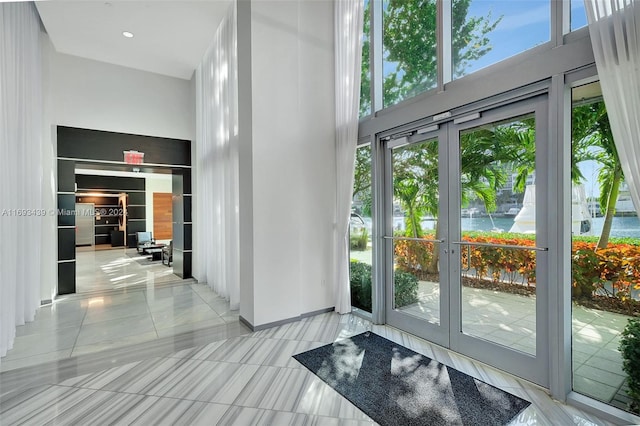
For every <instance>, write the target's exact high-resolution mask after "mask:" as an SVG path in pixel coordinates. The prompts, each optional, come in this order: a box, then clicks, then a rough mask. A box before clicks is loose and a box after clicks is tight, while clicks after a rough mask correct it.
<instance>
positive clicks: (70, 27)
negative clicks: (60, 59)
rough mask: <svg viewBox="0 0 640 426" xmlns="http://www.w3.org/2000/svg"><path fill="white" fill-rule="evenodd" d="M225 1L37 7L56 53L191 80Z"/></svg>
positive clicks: (43, 3)
mask: <svg viewBox="0 0 640 426" xmlns="http://www.w3.org/2000/svg"><path fill="white" fill-rule="evenodd" d="M229 4H230V0H207V1H182V0H179V1H128V0H127V1H122V0H120V1H112V0H109V1H93V0H92V1H87V0H84V1H58V0H52V1H39V2H36V7H37V8H38V12H39V13H40V17H41V19H42V22H43V24H44V26H45V28H46V30H47V33H48V34H49V37H50V38H51V41H52V42H53V45H54V46H55V48H56V50H57V51H58V52H61V53H67V54H69V55H74V56H80V57H84V58H89V59H94V60H97V61H102V62H108V63H111V64H116V65H122V66H125V67H130V68H135V69H139V70H143V71H150V72H154V73H158V74H164V75H168V76H172V77H178V78H183V79H190V78H191V75H192V73H193V70H194V69H195V68H196V67H197V65H198V64H199V63H200V60H201V59H202V56H203V55H204V53H205V51H206V49H207V47H209V44H210V43H211V41H212V39H213V36H214V35H215V32H216V29H217V28H218V25H219V23H220V21H221V20H222V18H223V17H224V15H225V14H226V11H227V8H228V7H229ZM123 31H130V32H132V33H133V34H134V37H133V38H125V37H124V36H123V35H122V32H123Z"/></svg>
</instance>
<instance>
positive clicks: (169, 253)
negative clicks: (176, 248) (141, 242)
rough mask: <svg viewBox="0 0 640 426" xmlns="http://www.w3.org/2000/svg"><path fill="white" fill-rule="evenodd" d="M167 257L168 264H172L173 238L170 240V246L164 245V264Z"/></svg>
mask: <svg viewBox="0 0 640 426" xmlns="http://www.w3.org/2000/svg"><path fill="white" fill-rule="evenodd" d="M165 259H166V260H167V266H171V262H172V261H173V240H171V241H169V245H168V246H164V247H162V264H163V265H164V261H165Z"/></svg>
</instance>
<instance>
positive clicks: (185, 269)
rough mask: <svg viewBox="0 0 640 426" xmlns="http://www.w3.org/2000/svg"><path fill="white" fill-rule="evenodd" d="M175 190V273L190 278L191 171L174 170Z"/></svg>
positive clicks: (173, 187) (173, 185)
mask: <svg viewBox="0 0 640 426" xmlns="http://www.w3.org/2000/svg"><path fill="white" fill-rule="evenodd" d="M172 190H173V273H174V274H176V275H178V276H179V277H181V278H190V277H191V274H192V271H191V263H192V256H193V251H192V248H193V247H192V238H191V230H192V226H193V225H192V223H191V198H192V197H191V170H174V173H173V180H172Z"/></svg>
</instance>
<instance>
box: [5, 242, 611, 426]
mask: <svg viewBox="0 0 640 426" xmlns="http://www.w3.org/2000/svg"><path fill="white" fill-rule="evenodd" d="M134 251H135V250H134ZM108 252H109V254H106V255H105V256H107V257H115V259H108V262H106V265H110V266H109V267H108V268H105V269H102V268H101V267H99V266H94V269H93V270H92V269H91V268H89V267H87V268H86V269H85V273H86V274H87V275H90V274H92V273H97V272H96V270H95V267H98V268H100V269H101V271H105V272H104V274H105V276H104V277H102V278H99V279H98V280H96V281H98V282H99V285H101V286H103V288H102V289H100V288H99V286H95V287H93V288H92V289H90V290H89V292H87V293H84V294H78V295H74V296H68V297H65V298H61V299H60V300H57V301H56V302H55V303H54V304H52V305H50V306H47V307H43V308H42V309H41V310H40V311H39V312H38V315H37V318H36V321H34V322H33V323H29V324H27V325H25V326H22V327H19V328H18V338H17V339H16V345H15V347H14V349H13V350H12V351H10V353H9V354H8V356H7V357H4V358H2V360H1V363H0V370H1V371H2V372H0V424H14V422H17V423H21V422H26V423H27V424H40V423H38V422H39V421H40V420H43V419H45V418H46V419H48V420H46V421H53V422H55V423H60V424H71V423H75V424H78V423H83V424H91V423H92V420H94V419H100V421H98V423H109V422H115V423H118V424H120V423H124V424H126V423H130V422H133V421H134V420H135V422H137V423H140V424H149V423H160V424H170V423H176V422H177V423H185V424H186V423H188V424H199V423H202V424H214V423H216V422H218V423H219V424H289V423H295V424H298V423H306V422H309V423H312V424H360V423H363V422H364V423H368V422H369V419H367V418H366V416H364V415H363V414H362V413H360V412H359V411H358V410H357V409H355V408H354V407H353V406H351V404H350V403H348V401H346V400H344V399H343V398H342V397H340V396H339V395H337V394H335V392H333V391H332V390H331V389H330V388H328V387H326V385H324V384H323V383H322V382H320V381H319V380H317V378H315V376H313V375H310V373H308V372H306V370H302V371H301V370H300V366H299V365H297V363H295V361H293V360H292V359H291V358H290V356H291V355H292V354H294V353H298V352H301V351H303V350H306V349H309V348H312V347H317V346H319V345H321V344H325V343H329V342H332V341H334V340H335V339H338V338H342V337H345V336H350V335H353V334H356V333H358V332H361V331H363V330H364V329H371V328H372V326H371V324H369V323H368V322H366V321H363V320H361V319H359V318H357V317H354V316H338V315H335V314H326V315H321V316H318V317H314V318H309V319H306V320H304V321H301V322H297V323H292V324H286V325H283V326H280V327H276V328H273V329H269V330H265V331H261V332H257V333H249V330H248V329H246V327H244V326H242V325H241V324H240V323H239V322H238V316H237V312H233V311H230V310H229V309H228V304H227V303H226V302H225V301H224V300H223V299H221V298H219V297H218V296H217V295H215V294H214V293H213V292H211V291H210V289H209V288H208V287H207V286H206V285H202V284H196V283H194V282H193V281H187V282H183V281H178V282H176V281H175V276H174V277H173V278H171V279H168V278H163V279H159V280H158V279H156V274H155V273H153V272H151V271H150V269H152V268H154V267H156V265H148V264H147V265H145V264H144V262H137V261H136V263H132V262H131V261H129V260H128V259H127V258H132V256H129V255H127V252H126V251H125V250H122V251H119V250H116V251H108ZM92 256H94V258H95V256H96V254H92ZM97 256H100V255H97ZM134 261H135V260H134ZM94 264H95V265H98V264H99V262H97V261H96V262H94ZM157 266H161V265H157ZM161 267H162V268H164V269H165V270H168V269H170V268H167V267H166V266H161ZM145 268H146V270H145ZM161 271H162V270H161ZM143 275H146V276H147V277H149V278H150V279H149V280H148V281H147V280H144V281H142V280H141V277H142V276H143ZM109 277H111V278H109ZM114 277H116V278H118V277H124V278H123V279H120V280H114V281H112V278H114ZM165 280H166V281H165ZM109 282H110V283H112V284H111V287H110V289H108V290H107V283H109ZM113 283H116V284H113ZM85 288H86V287H85ZM431 290H432V291H431V295H432V296H433V294H434V293H433V289H431ZM487 298H488V299H487ZM477 300H478V301H483V302H482V303H485V302H488V303H489V304H491V303H493V302H492V301H491V299H490V295H482V294H480V293H478V294H477ZM495 303H498V302H497V301H495ZM499 303H500V306H501V307H502V308H501V309H503V311H501V312H502V313H504V306H505V305H504V304H505V302H504V300H501V301H500V302H499ZM507 303H508V302H507ZM578 317H579V316H578V315H576V318H578ZM579 318H582V319H581V320H580V324H579V325H580V329H584V331H585V333H584V335H585V336H588V337H589V338H590V339H591V340H592V341H593V340H596V341H597V340H598V339H599V338H602V335H603V334H607V333H609V334H611V333H610V331H611V329H613V330H615V329H617V327H618V326H620V324H621V323H623V321H622V319H621V318H615V317H610V316H606V315H605V316H604V317H602V316H601V315H600V313H599V312H595V313H594V312H584V317H579ZM485 319H486V318H485ZM596 320H598V321H600V322H597V321H596ZM603 323H604V324H606V325H607V327H609V328H610V329H605V328H602V326H601V324H603ZM488 324H489V325H490V322H489V323H488ZM524 326H526V324H524ZM574 326H575V324H574ZM373 329H374V331H376V332H378V333H379V334H381V335H383V336H386V337H387V338H390V339H391V340H395V341H397V342H399V343H401V344H404V345H405V346H408V347H410V348H412V349H414V350H416V351H417V352H421V353H424V354H425V355H427V356H430V357H433V358H435V359H437V360H439V361H441V362H443V363H445V364H447V365H452V366H454V367H456V368H458V369H459V370H461V371H464V372H467V373H468V374H471V375H473V376H475V377H478V378H480V379H482V380H485V381H487V382H488V383H491V384H494V385H496V386H498V387H500V388H503V389H505V390H507V391H510V392H512V393H514V394H516V395H518V396H521V397H523V398H526V399H529V400H531V401H532V402H533V404H534V405H533V406H532V407H530V408H529V409H528V410H527V411H525V412H524V413H522V415H521V416H519V418H518V419H516V421H515V422H514V424H574V423H575V424H606V423H604V422H602V421H600V420H598V419H596V418H595V417H592V416H590V415H588V414H585V413H583V412H581V411H579V410H576V409H574V408H572V407H567V406H564V405H562V404H557V403H555V402H553V401H551V399H550V398H549V397H548V396H547V395H546V393H545V392H544V391H543V390H540V389H538V388H537V387H535V386H532V385H530V384H528V383H526V382H524V381H521V380H519V379H516V378H513V377H511V376H509V375H507V374H505V373H502V372H500V371H498V370H496V369H492V368H489V367H486V366H483V365H481V364H480V363H477V362H475V361H472V360H469V359H467V358H465V357H463V356H460V355H458V354H455V353H452V352H449V351H447V350H445V349H443V348H440V347H437V346H435V345H431V344H429V343H427V342H424V341H422V340H420V339H418V338H416V337H414V336H411V335H407V334H405V333H402V332H399V331H397V330H395V329H392V328H390V327H383V326H373ZM587 331H589V332H588V333H587ZM609 334H607V336H608V335H609ZM599 336H600V337H599ZM520 338H522V336H520ZM585 338H586V337H585ZM614 339H615V336H613V337H612V338H611V340H609V342H608V343H607V344H609V346H612V345H613V344H614V343H615V342H613V340H614ZM585 343H587V342H585ZM193 348H197V349H193ZM604 349H607V350H608V351H603V352H600V350H604ZM576 353H578V352H576ZM614 353H615V350H612V349H611V348H610V347H609V348H607V347H606V346H605V347H604V348H600V349H599V350H597V351H595V352H588V353H587V352H585V356H584V357H583V358H584V360H583V361H584V362H583V364H584V365H588V361H589V360H590V359H591V360H592V361H593V362H596V361H597V358H602V357H607V356H609V357H614ZM596 355H597V356H596ZM175 359H179V360H183V361H181V362H179V363H178V364H179V365H178V364H176V363H175V361H172V360H175ZM604 359H607V358H604ZM182 365H186V367H182ZM139 368H142V370H136V369H139ZM181 368H187V370H180V369H181ZM190 368H193V369H192V370H189V369H190ZM103 370H104V371H106V370H108V371H107V372H106V373H105V374H107V375H108V376H109V377H111V375H112V374H113V375H115V376H117V377H119V378H118V379H117V380H115V382H116V383H121V382H127V381H129V382H130V383H131V385H132V386H134V385H135V382H136V380H137V379H135V378H136V377H139V379H140V380H141V381H143V382H145V383H148V385H147V386H146V387H142V388H139V387H138V388H135V386H137V385H135V386H134V388H128V387H118V386H115V387H114V386H113V385H112V383H114V382H113V381H102V380H99V381H89V382H84V381H83V380H88V377H84V376H87V375H89V376H91V375H94V374H96V372H98V371H103ZM123 371H124V372H126V373H125V374H120V373H121V372H123ZM177 371H182V372H188V373H189V374H188V376H187V377H189V378H190V379H189V380H179V382H180V383H181V385H179V387H180V389H183V390H184V393H175V394H174V393H172V392H173V391H171V389H173V388H174V387H175V386H176V383H174V382H172V380H177V374H178V373H176V372H177ZM134 373H135V374H134ZM149 374H150V375H151V376H149ZM154 377H155V379H154ZM129 379H133V380H129ZM595 379H596V378H594V379H593V380H595ZM273 380H275V381H273ZM149 381H152V382H153V383H149ZM279 381H282V383H286V384H288V385H287V387H286V389H287V391H286V392H284V391H283V395H285V396H283V397H280V398H277V397H275V396H276V395H279V394H278V393H276V391H277V392H279V391H280V388H278V389H275V387H277V386H276V385H275V383H276V382H277V383H280V382H279ZM200 382H203V383H200ZM204 382H206V383H204ZM103 383H104V386H102V384H103ZM110 383H111V385H110ZM158 383H164V385H163V386H160V387H158V386H156V385H157V384H158ZM272 383H273V384H274V385H273V386H271V384H272ZM220 386H222V387H223V388H224V389H225V392H223V393H221V392H217V391H216V392H212V391H209V393H206V392H205V391H204V390H202V389H204V388H208V387H214V388H215V387H220ZM195 388H198V389H200V390H198V389H195ZM254 388H259V389H261V390H260V391H251V390H250V389H254ZM180 392H182V391H180ZM199 392H200V393H199ZM202 392H205V393H204V395H206V397H203V396H202V395H203V393H202ZM263 392H264V393H265V394H264V395H263V394H262V393H263ZM267 395H271V396H274V398H269V397H267ZM176 398H178V399H176ZM80 403H81V404H80ZM25 413H28V414H25ZM172 420H175V422H174V421H172ZM44 422H45V421H44V420H43V423H44Z"/></svg>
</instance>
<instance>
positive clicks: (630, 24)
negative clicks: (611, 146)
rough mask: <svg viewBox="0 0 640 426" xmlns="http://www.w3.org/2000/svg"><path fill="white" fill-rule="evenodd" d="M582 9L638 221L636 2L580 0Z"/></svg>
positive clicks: (639, 34) (639, 32) (639, 50)
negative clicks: (583, 4)
mask: <svg viewBox="0 0 640 426" xmlns="http://www.w3.org/2000/svg"><path fill="white" fill-rule="evenodd" d="M585 7H586V10H587V19H588V21H589V34H590V35H591V44H592V46H593V54H594V57H595V60H596V67H597V69H598V77H599V78H600V86H601V87H602V97H603V98H604V103H605V105H606V107H607V113H608V115H609V122H610V124H611V132H612V133H613V139H614V142H615V145H616V149H617V150H618V157H619V158H620V165H621V167H622V171H623V173H624V179H625V181H626V182H627V184H628V186H629V192H630V194H631V198H632V200H633V204H634V206H635V208H636V211H637V212H638V213H639V216H640V139H639V138H638V135H640V3H639V2H637V1H634V0H585Z"/></svg>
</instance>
